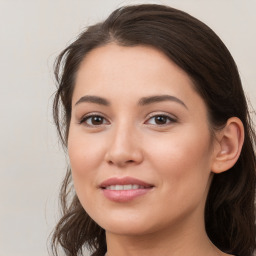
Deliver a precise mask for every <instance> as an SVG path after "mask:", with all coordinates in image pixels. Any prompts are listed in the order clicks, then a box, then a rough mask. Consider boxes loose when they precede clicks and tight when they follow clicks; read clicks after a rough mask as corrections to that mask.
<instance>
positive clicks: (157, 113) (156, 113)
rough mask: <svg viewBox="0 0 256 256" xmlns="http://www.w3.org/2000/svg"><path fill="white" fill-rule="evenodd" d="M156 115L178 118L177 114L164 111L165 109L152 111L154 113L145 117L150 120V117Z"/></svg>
mask: <svg viewBox="0 0 256 256" xmlns="http://www.w3.org/2000/svg"><path fill="white" fill-rule="evenodd" d="M155 116H167V117H170V118H171V119H175V120H177V119H178V118H177V117H176V116H175V115H173V114H170V113H167V112H163V111H155V112H152V113H150V114H148V115H147V116H146V117H145V119H146V120H148V119H149V118H152V117H155Z"/></svg>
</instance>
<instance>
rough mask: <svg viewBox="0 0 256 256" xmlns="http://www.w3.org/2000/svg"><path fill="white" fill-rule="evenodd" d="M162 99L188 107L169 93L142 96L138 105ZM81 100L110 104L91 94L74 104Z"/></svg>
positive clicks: (80, 100)
mask: <svg viewBox="0 0 256 256" xmlns="http://www.w3.org/2000/svg"><path fill="white" fill-rule="evenodd" d="M162 101H173V102H177V103H179V104H181V105H182V106H184V107H185V108H186V109H188V107H187V106H186V104H185V103H184V102H183V101H182V100H180V99H178V98H177V97H175V96H171V95H154V96H149V97H143V98H141V99H140V100H139V102H138V105H139V106H145V105H149V104H153V103H158V102H162ZM83 102H90V103H96V104H99V105H103V106H110V102H109V101H108V100H107V99H105V98H102V97H99V96H93V95H86V96H83V97H81V98H80V99H79V100H78V101H77V102H76V104H75V105H78V104H80V103H83Z"/></svg>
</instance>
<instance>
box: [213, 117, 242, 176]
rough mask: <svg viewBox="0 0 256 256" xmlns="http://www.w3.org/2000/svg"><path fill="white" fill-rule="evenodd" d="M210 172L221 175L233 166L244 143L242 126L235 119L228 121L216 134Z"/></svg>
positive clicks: (238, 120) (239, 121)
mask: <svg viewBox="0 0 256 256" xmlns="http://www.w3.org/2000/svg"><path fill="white" fill-rule="evenodd" d="M216 137H217V140H216V142H215V143H214V159H213V162H212V168H211V170H212V172H214V173H221V172H224V171H227V170H229V169H230V168H231V167H233V166H234V164H235V163H236V161H237V159H238V158H239V156H240V153H241V150H242V146H243V142H244V126H243V123H242V121H241V120H240V119H239V118H237V117H231V118H230V119H228V121H227V123H226V125H225V127H224V128H223V129H221V130H220V131H217V133H216Z"/></svg>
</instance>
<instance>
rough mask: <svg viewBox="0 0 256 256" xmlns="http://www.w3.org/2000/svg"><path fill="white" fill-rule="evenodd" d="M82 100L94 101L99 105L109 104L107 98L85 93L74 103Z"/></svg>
mask: <svg viewBox="0 0 256 256" xmlns="http://www.w3.org/2000/svg"><path fill="white" fill-rule="evenodd" d="M82 102H90V103H96V104H99V105H104V106H109V105H110V102H109V101H108V100H107V99H104V98H101V97H98V96H91V95H86V96H83V97H81V98H80V99H79V100H78V101H77V102H76V104H75V105H78V104H80V103H82Z"/></svg>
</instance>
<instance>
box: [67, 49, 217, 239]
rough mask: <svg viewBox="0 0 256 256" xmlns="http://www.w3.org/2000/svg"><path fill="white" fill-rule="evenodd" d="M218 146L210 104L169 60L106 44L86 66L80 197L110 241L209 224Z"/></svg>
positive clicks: (80, 77)
mask: <svg viewBox="0 0 256 256" xmlns="http://www.w3.org/2000/svg"><path fill="white" fill-rule="evenodd" d="M211 145H212V143H211V136H210V132H209V124H208V121H207V110H206V106H205V104H204V101H203V100H202V98H201V97H200V96H199V95H198V94H197V93H196V92H195V90H194V89H193V85H192V82H191V80H190V78H189V77H188V75H187V74H186V73H185V72H184V71H182V70H181V69H180V68H179V67H177V66H176V65H175V64H174V63H173V62H171V61H170V60H169V59H168V58H167V57H166V56H165V55H164V54H163V53H161V52H160V51H158V50H156V49H154V48H151V47H146V46H135V47H122V46H118V45H116V44H108V45H106V46H102V47H99V48H97V49H94V50H93V51H91V52H90V53H89V54H88V55H87V56H86V57H85V59H84V61H83V62H82V64H81V66H80V69H79V71H78V74H77V79H76V84H75V89H74V94H73V98H72V118H71V123H70V130H69V138H68V152H69V157H70V164H71V169H72V176H73V180H74V185H75V189H76V193H77V195H78V198H79V200H80V202H81V204H82V206H83V207H84V209H85V210H86V212H87V213H88V214H89V215H90V216H91V218H92V219H94V220H95V221H96V222H97V223H98V224H99V225H100V226H101V227H103V228H104V229H105V230H106V231H107V232H111V233H115V234H126V235H131V234H136V235H138V234H147V233H152V232H160V231H163V230H175V229H177V228H178V229H181V228H183V227H184V228H188V227H189V226H190V227H192V226H198V225H199V224H202V225H203V221H204V220H203V215H204V205H205V200H206V196H207V193H208V189H209V185H210V181H211V165H212V163H213V149H212V146H211Z"/></svg>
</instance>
